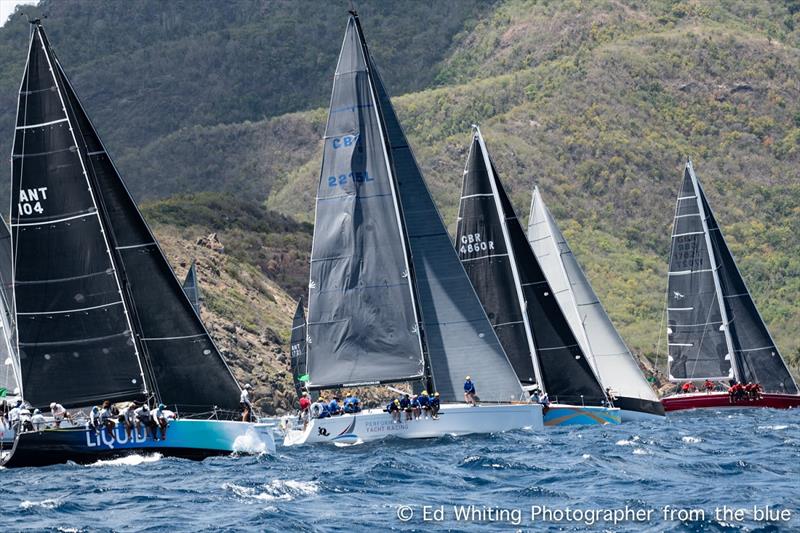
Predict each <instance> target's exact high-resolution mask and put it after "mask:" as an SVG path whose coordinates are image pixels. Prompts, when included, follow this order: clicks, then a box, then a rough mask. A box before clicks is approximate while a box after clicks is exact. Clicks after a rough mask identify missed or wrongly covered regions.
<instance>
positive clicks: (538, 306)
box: [491, 163, 606, 404]
mask: <svg viewBox="0 0 800 533" xmlns="http://www.w3.org/2000/svg"><path fill="white" fill-rule="evenodd" d="M491 164H492V173H493V175H494V177H495V183H496V185H497V192H498V195H499V196H500V205H501V208H502V210H503V214H504V215H505V217H506V227H507V228H508V233H509V240H510V241H511V249H512V253H513V254H514V257H515V259H516V264H517V268H518V272H519V281H520V284H521V286H522V293H523V295H524V297H525V302H524V304H525V309H526V312H527V313H528V323H529V324H530V327H531V333H532V334H533V341H534V345H535V347H536V357H537V359H538V362H539V370H540V371H541V375H542V381H543V382H544V389H545V390H546V391H547V393H548V394H549V396H550V397H551V398H552V399H553V400H557V401H559V402H562V403H573V404H582V403H586V404H601V403H603V402H604V401H605V400H606V396H605V392H604V391H603V387H602V385H601V384H600V382H599V381H598V379H597V376H596V375H595V373H594V370H593V369H592V366H591V363H590V361H589V360H588V358H587V357H586V354H584V353H583V350H582V349H581V347H580V345H579V343H578V340H577V339H576V338H575V335H574V334H573V332H572V328H571V327H570V326H569V322H568V321H567V318H566V317H565V316H564V313H563V312H562V311H561V307H560V306H559V304H558V300H557V299H556V298H555V294H554V293H553V289H552V288H551V287H550V283H549V282H548V281H547V277H546V276H545V275H544V271H543V270H542V268H541V266H540V265H539V260H538V259H537V258H536V255H535V254H534V253H533V249H532V248H531V246H530V243H529V242H528V238H527V237H526V236H525V230H524V229H523V228H522V224H521V223H520V221H519V219H518V218H517V215H516V213H515V211H514V206H513V205H512V204H511V200H510V199H509V198H508V195H507V194H506V192H505V189H504V188H503V184H502V183H501V182H500V178H499V176H498V174H497V170H496V169H495V168H494V163H491Z"/></svg>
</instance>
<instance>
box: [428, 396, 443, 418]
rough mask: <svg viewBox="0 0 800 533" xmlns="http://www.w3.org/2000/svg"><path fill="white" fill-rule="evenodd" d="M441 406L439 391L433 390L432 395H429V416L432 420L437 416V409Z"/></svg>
mask: <svg viewBox="0 0 800 533" xmlns="http://www.w3.org/2000/svg"><path fill="white" fill-rule="evenodd" d="M441 408H442V405H441V403H440V402H439V393H438V392H434V393H433V396H432V397H431V418H433V419H434V420H436V419H438V418H439V409H441Z"/></svg>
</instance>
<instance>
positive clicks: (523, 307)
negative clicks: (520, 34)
mask: <svg viewBox="0 0 800 533" xmlns="http://www.w3.org/2000/svg"><path fill="white" fill-rule="evenodd" d="M472 128H473V130H474V131H475V138H476V139H477V140H478V144H479V146H480V150H481V155H482V156H483V164H484V166H485V167H486V172H487V174H488V175H489V183H490V184H491V186H492V197H493V199H494V204H495V208H496V209H497V214H498V215H499V216H500V227H501V228H502V232H503V240H504V241H505V243H506V250H508V259H509V261H510V263H511V274H512V275H513V277H514V289H515V291H516V293H517V303H518V304H519V308H520V313H521V314H522V321H523V324H524V326H525V338H526V340H527V341H528V349H529V350H530V357H531V361H533V369H534V372H535V374H536V383H537V384H538V385H539V388H540V389H541V391H542V392H547V388H546V386H545V383H544V380H543V379H542V370H541V368H540V367H539V358H538V357H537V355H536V354H537V352H536V344H535V342H534V339H533V333H532V332H531V324H530V319H529V317H528V310H527V304H526V300H525V295H524V294H523V293H522V282H521V281H520V275H519V269H518V268H517V256H516V254H515V253H514V247H513V244H512V243H511V237H510V236H509V234H508V224H507V221H506V214H505V211H504V210H503V206H502V204H501V203H500V193H499V192H498V190H497V189H498V188H497V181H496V180H497V178H496V177H495V175H494V168H493V167H492V164H491V162H490V161H489V152H488V151H487V149H486V144H485V143H484V141H483V135H481V129H480V128H479V127H478V126H477V125H475V124H473V125H472Z"/></svg>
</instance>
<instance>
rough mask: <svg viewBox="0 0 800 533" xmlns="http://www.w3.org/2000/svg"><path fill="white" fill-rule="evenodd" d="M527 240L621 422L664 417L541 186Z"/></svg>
mask: <svg viewBox="0 0 800 533" xmlns="http://www.w3.org/2000/svg"><path fill="white" fill-rule="evenodd" d="M528 241H529V243H530V246H531V248H532V249H533V253H534V254H536V258H537V259H538V260H539V265H540V266H541V268H542V271H543V272H544V275H545V277H546V278H547V281H548V283H549V284H550V287H551V288H552V289H553V294H554V295H555V297H556V300H558V304H559V307H560V308H561V311H562V313H564V317H565V318H566V319H567V322H568V323H569V326H570V328H571V329H572V332H573V334H574V336H575V339H576V340H577V342H578V344H580V346H581V350H582V351H583V353H584V354H586V356H587V357H588V358H589V360H590V361H591V362H592V364H593V366H594V369H595V372H596V373H597V376H598V377H599V378H600V381H601V382H602V383H603V385H604V386H606V387H608V388H609V389H610V392H611V396H612V400H613V402H614V406H615V407H619V408H620V413H621V415H622V421H623V422H625V421H629V420H639V419H643V418H653V417H663V416H664V407H663V406H662V405H661V402H660V401H659V399H658V396H657V395H656V393H655V391H654V390H653V388H652V387H651V386H650V384H649V383H648V382H647V380H646V379H645V377H644V375H643V374H642V371H641V369H640V368H639V364H638V363H637V361H636V358H635V357H634V355H633V354H632V353H631V351H630V350H629V349H628V347H627V346H626V345H625V341H623V340H622V337H621V336H620V334H619V332H618V331H617V329H616V328H615V327H614V324H613V323H612V322H611V319H610V318H609V316H608V313H606V311H605V309H603V305H602V304H601V303H600V300H599V299H598V298H597V294H595V292H594V289H592V286H591V284H590V283H589V280H588V279H587V278H586V275H585V274H584V273H583V270H582V269H581V266H580V265H579V264H578V260H577V259H576V258H575V254H573V253H572V250H571V249H570V247H569V244H568V243H567V240H566V239H565V238H564V235H563V234H562V233H561V230H559V228H558V225H557V224H556V221H555V219H554V218H553V215H552V214H551V213H550V210H549V209H548V208H547V205H545V203H544V200H543V199H542V194H541V192H540V191H539V187H534V189H533V199H532V201H531V212H530V217H529V218H528Z"/></svg>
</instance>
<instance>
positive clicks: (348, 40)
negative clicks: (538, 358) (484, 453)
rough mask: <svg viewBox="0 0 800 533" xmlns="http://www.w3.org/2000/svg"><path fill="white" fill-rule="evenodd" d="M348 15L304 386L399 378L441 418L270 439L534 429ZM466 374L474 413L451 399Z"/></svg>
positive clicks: (312, 428) (347, 418) (535, 414)
mask: <svg viewBox="0 0 800 533" xmlns="http://www.w3.org/2000/svg"><path fill="white" fill-rule="evenodd" d="M350 14H351V16H350V17H349V20H348V23H347V29H346V32H345V36H344V42H343V44H342V49H341V53H340V55H339V61H338V65H337V68H336V74H335V77H334V83H333V91H332V95H331V105H330V112H329V115H328V123H327V128H326V131H325V137H324V152H323V161H322V169H321V173H320V180H319V185H318V190H317V202H316V222H315V224H314V238H313V245H312V253H311V274H310V281H309V300H308V302H309V303H308V324H307V329H308V332H307V342H306V361H307V375H308V381H307V382H306V387H307V388H308V389H309V390H325V389H339V388H348V387H361V386H369V385H372V386H377V385H382V384H388V383H396V382H411V383H416V384H417V389H418V390H419V389H421V388H425V389H426V390H427V391H428V392H429V393H430V394H431V395H432V394H434V392H438V393H439V394H440V400H441V411H440V414H439V417H438V419H434V418H432V417H430V418H420V419H418V420H411V421H400V422H394V421H393V420H392V418H391V416H390V415H389V414H388V413H386V412H383V411H381V410H380V409H372V410H367V411H363V412H361V413H358V414H355V415H349V414H348V415H343V416H334V417H330V418H316V419H312V420H311V421H310V422H309V424H308V426H307V427H306V429H305V430H304V431H303V430H293V431H289V432H288V433H287V435H286V438H285V440H284V443H285V444H298V443H305V442H336V443H353V442H364V441H370V440H376V439H380V438H384V437H387V436H394V437H398V438H426V437H437V436H442V435H446V434H453V435H462V434H467V433H492V432H499V431H506V430H512V429H519V428H525V427H533V428H538V427H541V426H542V415H541V407H540V406H538V405H535V404H533V403H531V402H529V401H527V399H526V394H525V393H524V391H523V390H522V387H521V385H520V383H519V380H518V379H516V375H515V374H514V369H513V367H512V366H511V364H510V362H509V361H508V358H507V357H506V354H505V352H504V351H503V348H502V346H501V345H500V342H499V341H498V339H497V336H496V335H495V333H494V330H493V329H492V327H491V324H490V323H489V321H488V319H487V317H486V314H485V312H484V311H483V308H482V307H481V304H480V301H479V300H478V298H477V296H476V294H475V291H474V290H473V289H472V287H471V285H470V283H469V279H468V278H467V275H466V273H465V272H464V269H463V267H462V266H461V263H460V262H459V260H458V257H457V255H456V254H455V250H454V249H453V246H452V243H451V242H450V237H449V236H448V233H447V230H446V228H445V225H444V223H443V222H442V218H441V216H440V215H439V212H438V210H437V209H436V205H435V204H434V202H433V199H432V198H431V195H430V193H429V191H428V188H427V185H426V184H425V181H424V179H423V177H422V173H421V171H420V169H419V167H418V165H417V163H416V161H415V159H414V155H413V153H412V152H411V148H410V147H409V145H408V142H407V140H406V137H405V134H404V133H403V130H402V128H401V126H400V123H399V121H398V119H397V116H396V114H395V111H394V108H393V107H392V104H391V101H390V99H389V96H388V94H387V92H386V90H385V88H384V85H383V82H382V80H381V77H380V75H379V74H378V71H377V69H376V68H375V64H374V62H373V60H372V58H371V56H370V54H369V50H368V49H367V45H366V42H365V40H364V36H363V32H362V29H361V24H360V21H359V18H358V16H357V15H356V13H355V12H354V11H351V12H350ZM466 376H471V377H472V381H473V382H474V383H475V384H476V387H477V393H478V395H479V396H480V399H481V403H480V405H479V406H478V407H472V406H470V405H469V404H467V403H463V402H464V395H463V387H462V384H463V382H464V379H465V377H466ZM420 392H422V391H421V390H420Z"/></svg>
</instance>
